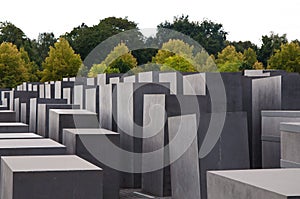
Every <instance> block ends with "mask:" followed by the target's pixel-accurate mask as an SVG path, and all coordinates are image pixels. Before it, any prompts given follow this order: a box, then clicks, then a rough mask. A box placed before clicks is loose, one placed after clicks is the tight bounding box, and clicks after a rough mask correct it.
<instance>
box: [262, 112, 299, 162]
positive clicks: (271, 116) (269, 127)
mask: <svg viewBox="0 0 300 199" xmlns="http://www.w3.org/2000/svg"><path fill="white" fill-rule="evenodd" d="M261 116H262V166H263V168H280V123H281V122H300V111H287V110H276V111H275V110H274V111H272V110H270V111H262V112H261Z"/></svg>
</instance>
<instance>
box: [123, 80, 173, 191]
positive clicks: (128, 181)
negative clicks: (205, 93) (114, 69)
mask: <svg viewBox="0 0 300 199" xmlns="http://www.w3.org/2000/svg"><path fill="white" fill-rule="evenodd" d="M169 92H170V91H169V84H157V83H144V84H143V83H119V84H117V124H118V133H120V140H121V141H120V142H121V143H120V144H121V148H122V149H124V150H127V151H130V152H135V153H141V152H142V136H143V133H142V131H143V103H144V101H143V98H144V95H145V94H169ZM121 158H122V157H121ZM122 162H123V163H124V164H126V165H132V169H131V170H135V171H136V174H132V173H122V175H121V179H122V180H121V181H122V182H121V187H124V188H125V187H128V188H134V187H140V186H141V174H140V173H141V165H142V163H141V159H140V158H137V159H135V158H132V159H123V160H122Z"/></svg>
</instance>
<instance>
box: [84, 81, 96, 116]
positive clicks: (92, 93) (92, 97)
mask: <svg viewBox="0 0 300 199" xmlns="http://www.w3.org/2000/svg"><path fill="white" fill-rule="evenodd" d="M84 101H85V109H86V110H88V111H91V112H94V113H97V114H99V87H98V86H95V87H94V86H93V87H90V88H87V89H85V100H84Z"/></svg>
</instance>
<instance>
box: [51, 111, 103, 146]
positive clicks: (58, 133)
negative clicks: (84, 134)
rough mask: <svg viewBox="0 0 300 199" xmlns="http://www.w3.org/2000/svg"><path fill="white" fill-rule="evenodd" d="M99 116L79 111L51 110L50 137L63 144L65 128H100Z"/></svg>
mask: <svg viewBox="0 0 300 199" xmlns="http://www.w3.org/2000/svg"><path fill="white" fill-rule="evenodd" d="M98 127H99V123H98V119H97V114H96V113H93V112H90V111H86V110H79V109H77V110H76V109H51V110H50V112H49V137H50V138H52V139H53V140H55V141H57V142H60V143H62V133H63V129H64V128H98Z"/></svg>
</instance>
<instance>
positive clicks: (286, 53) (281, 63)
mask: <svg viewBox="0 0 300 199" xmlns="http://www.w3.org/2000/svg"><path fill="white" fill-rule="evenodd" d="M268 64H269V66H268V67H269V68H272V69H281V70H286V71H289V72H300V46H299V44H298V43H296V42H291V43H286V44H282V45H281V47H280V49H279V50H276V51H275V54H274V55H272V56H271V58H270V59H269V61H268Z"/></svg>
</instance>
